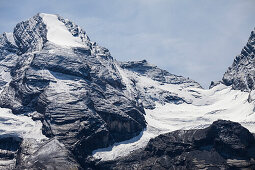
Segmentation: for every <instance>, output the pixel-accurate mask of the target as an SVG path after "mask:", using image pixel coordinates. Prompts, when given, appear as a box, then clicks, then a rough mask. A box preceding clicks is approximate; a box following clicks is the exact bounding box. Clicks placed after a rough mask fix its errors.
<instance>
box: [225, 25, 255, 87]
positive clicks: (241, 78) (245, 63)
mask: <svg viewBox="0 0 255 170" xmlns="http://www.w3.org/2000/svg"><path fill="white" fill-rule="evenodd" d="M254 56H255V31H254V30H253V31H252V32H251V35H250V37H249V40H248V42H247V44H246V46H245V47H244V48H243V49H242V51H241V54H239V55H238V56H237V57H236V58H235V60H234V62H233V64H232V66H231V67H229V68H228V70H227V72H226V73H225V74H224V76H223V79H222V80H223V83H224V84H225V85H227V86H232V87H233V89H236V90H242V91H250V90H254V88H255V85H254V77H255V70H254V63H255V61H254Z"/></svg>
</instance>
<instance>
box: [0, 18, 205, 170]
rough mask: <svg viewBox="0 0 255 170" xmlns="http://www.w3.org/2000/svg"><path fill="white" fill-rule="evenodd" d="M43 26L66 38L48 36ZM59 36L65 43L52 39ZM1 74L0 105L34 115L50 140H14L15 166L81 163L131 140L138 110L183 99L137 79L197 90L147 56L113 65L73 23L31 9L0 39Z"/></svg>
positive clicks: (140, 115)
mask: <svg viewBox="0 0 255 170" xmlns="http://www.w3.org/2000/svg"><path fill="white" fill-rule="evenodd" d="M52 23H53V24H52ZM49 24H52V25H54V29H55V28H59V29H61V30H58V32H61V33H64V34H67V35H65V36H61V35H60V36H56V37H54V35H50V36H49V32H50V29H51V28H52V27H51V25H49ZM53 32H54V31H53ZM61 37H65V38H66V37H69V38H70V41H69V39H65V42H68V43H66V44H63V42H61V41H60V40H56V39H57V38H60V39H61ZM61 40H62V39H61ZM57 42H61V43H59V44H58V43H57ZM70 42H72V43H73V44H72V43H70ZM68 45H70V46H68ZM130 72H131V74H130V75H129V73H130ZM0 73H1V74H0V85H1V86H0V107H3V108H9V109H11V110H12V112H13V113H14V114H16V115H21V114H22V115H23V116H24V115H25V116H31V118H32V119H33V120H40V121H41V122H42V132H43V134H44V135H45V136H47V137H48V138H49V141H34V140H31V139H27V138H22V137H21V139H22V141H23V142H22V143H21V144H20V146H19V149H18V151H19V153H17V154H16V151H15V154H16V156H14V160H16V161H17V160H18V163H17V164H16V165H17V166H18V168H20V169H24V168H30V169H34V168H35V167H40V168H41V169H47V168H48V169H50V168H53V169H54V168H57V166H59V167H60V169H72V168H74V169H79V168H80V167H86V166H87V163H89V162H88V161H87V160H88V159H87V156H88V155H90V154H91V152H92V151H93V150H95V149H98V148H104V147H107V146H110V145H112V144H114V143H115V142H121V141H124V140H128V139H131V138H132V137H134V136H137V135H138V134H139V133H140V132H141V131H142V130H143V129H144V128H145V127H146V122H145V118H144V114H145V111H144V108H148V109H153V108H155V103H156V102H158V103H160V104H164V103H175V104H180V103H183V102H186V103H189V101H186V99H184V98H183V97H182V96H179V95H178V94H176V93H174V92H169V91H167V90H163V89H161V88H158V87H156V86H155V87H147V86H136V82H138V81H139V80H137V79H136V78H138V79H140V78H144V77H145V78H147V79H150V80H152V81H155V82H156V84H161V85H164V84H173V85H182V87H183V88H185V87H199V88H200V87H201V86H200V85H199V84H198V83H196V82H195V81H193V80H190V79H186V78H184V77H182V76H176V75H173V74H170V73H168V72H167V71H165V70H162V69H159V68H158V67H156V66H152V65H150V64H149V63H147V62H146V61H138V62H126V63H124V62H118V61H116V60H114V59H113V57H112V56H111V54H110V52H109V50H108V49H106V48H104V47H101V46H99V45H97V44H96V43H95V42H92V41H90V39H89V37H88V35H87V34H86V32H85V31H84V30H82V29H81V28H80V27H79V26H78V25H76V24H74V23H73V22H71V21H69V20H67V19H63V18H62V17H60V16H57V15H51V14H37V15H36V16H34V17H32V18H30V19H29V20H27V21H23V22H21V23H19V24H17V25H16V27H15V28H14V32H13V33H4V34H3V35H1V36H0ZM129 76H131V77H129ZM133 78H134V79H133ZM127 79H128V81H126V80H127ZM140 83H142V82H140ZM16 136H18V135H16ZM62 144H64V145H62ZM50 146H52V147H53V148H51V147H50ZM31 147H32V148H31ZM47 148H51V150H49V151H48V150H47ZM56 149H57V150H56ZM69 151H70V152H69ZM45 152H47V154H46V153H45ZM15 154H14V155H15ZM52 155H56V157H53V156H52ZM73 155H74V156H73ZM74 160H77V161H78V162H79V163H80V164H81V166H80V165H78V164H77V162H76V161H74ZM65 162H66V163H65ZM69 165H70V166H69Z"/></svg>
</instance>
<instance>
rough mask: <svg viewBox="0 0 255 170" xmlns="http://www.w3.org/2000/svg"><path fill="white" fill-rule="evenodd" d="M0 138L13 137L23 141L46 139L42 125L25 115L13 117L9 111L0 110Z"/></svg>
mask: <svg viewBox="0 0 255 170" xmlns="http://www.w3.org/2000/svg"><path fill="white" fill-rule="evenodd" d="M0 127H1V130H0V136H2V135H13V136H18V137H22V138H25V139H36V140H41V139H46V137H45V136H44V135H43V134H42V123H41V122H40V121H34V120H32V119H31V118H30V117H28V116H25V115H14V114H13V113H12V111H11V110H10V109H6V108H0Z"/></svg>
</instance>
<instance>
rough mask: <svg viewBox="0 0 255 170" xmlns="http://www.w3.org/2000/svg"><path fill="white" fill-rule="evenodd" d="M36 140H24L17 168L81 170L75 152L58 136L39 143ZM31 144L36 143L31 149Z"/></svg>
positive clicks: (30, 169)
mask: <svg viewBox="0 0 255 170" xmlns="http://www.w3.org/2000/svg"><path fill="white" fill-rule="evenodd" d="M33 142H35V141H31V140H30V141H26V142H23V144H22V146H21V148H22V149H21V150H20V153H19V159H18V160H19V162H18V163H17V166H16V169H28V170H37V169H47V170H51V169H54V170H63V169H66V170H79V169H82V168H81V167H80V165H79V164H78V163H77V162H76V161H75V158H74V156H73V154H72V153H71V152H70V151H69V150H67V149H66V148H65V146H64V145H63V144H61V143H60V142H59V141H58V140H57V139H56V138H53V139H51V140H49V141H46V142H44V143H42V144H37V143H36V142H35V143H33ZM31 144H32V145H35V146H33V147H34V148H33V149H32V150H31Z"/></svg>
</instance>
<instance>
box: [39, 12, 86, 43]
mask: <svg viewBox="0 0 255 170" xmlns="http://www.w3.org/2000/svg"><path fill="white" fill-rule="evenodd" d="M40 16H41V17H42V19H43V22H44V23H45V24H46V28H47V31H48V32H47V40H48V41H50V42H52V43H54V44H57V45H60V46H66V47H85V45H84V43H83V42H82V40H81V39H80V38H79V37H74V36H73V35H72V34H71V33H70V32H69V31H68V29H67V28H66V26H65V24H64V23H63V22H61V21H60V20H58V16H57V15H52V14H45V13H40Z"/></svg>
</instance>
